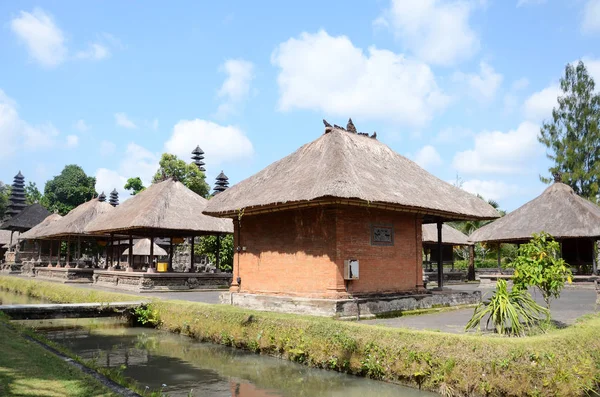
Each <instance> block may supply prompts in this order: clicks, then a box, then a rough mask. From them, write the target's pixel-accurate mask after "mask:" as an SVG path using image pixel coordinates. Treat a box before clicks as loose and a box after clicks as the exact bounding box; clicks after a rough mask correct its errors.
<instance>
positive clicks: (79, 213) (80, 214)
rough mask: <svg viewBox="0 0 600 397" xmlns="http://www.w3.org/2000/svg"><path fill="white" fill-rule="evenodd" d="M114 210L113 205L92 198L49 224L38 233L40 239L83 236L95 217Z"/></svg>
mask: <svg viewBox="0 0 600 397" xmlns="http://www.w3.org/2000/svg"><path fill="white" fill-rule="evenodd" d="M112 211H114V208H113V206H112V205H110V204H109V203H107V202H102V201H100V200H98V198H94V199H91V200H90V201H88V202H86V203H83V204H81V205H79V206H77V207H75V208H73V209H72V210H71V211H69V213H68V214H67V215H65V216H63V217H62V218H61V219H58V220H55V221H54V222H51V223H49V224H48V226H47V227H46V228H44V230H42V231H40V232H38V233H37V238H40V239H55V238H63V237H68V236H83V235H86V234H88V233H86V232H85V227H86V226H87V225H88V224H89V223H90V222H91V221H93V220H94V219H96V218H97V217H99V216H100V215H102V214H106V213H107V212H112Z"/></svg>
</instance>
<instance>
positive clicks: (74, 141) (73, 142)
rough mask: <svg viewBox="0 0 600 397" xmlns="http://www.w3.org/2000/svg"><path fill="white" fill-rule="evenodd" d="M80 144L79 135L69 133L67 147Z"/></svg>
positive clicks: (74, 146)
mask: <svg viewBox="0 0 600 397" xmlns="http://www.w3.org/2000/svg"><path fill="white" fill-rule="evenodd" d="M78 145H79V137H78V136H77V135H67V147H68V148H76V147H77V146H78Z"/></svg>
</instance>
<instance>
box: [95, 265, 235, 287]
mask: <svg viewBox="0 0 600 397" xmlns="http://www.w3.org/2000/svg"><path fill="white" fill-rule="evenodd" d="M93 281H94V285H98V286H102V287H109V288H117V289H122V290H125V291H136V292H145V291H148V292H151V291H174V290H202V289H214V288H223V287H229V284H230V283H231V274H230V273H175V272H169V273H146V272H137V271H135V272H127V271H124V270H95V271H94V276H93Z"/></svg>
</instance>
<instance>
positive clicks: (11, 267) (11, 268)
mask: <svg viewBox="0 0 600 397" xmlns="http://www.w3.org/2000/svg"><path fill="white" fill-rule="evenodd" d="M22 267H23V264H21V263H14V262H13V263H3V264H1V265H0V273H4V274H19V273H21V268H22Z"/></svg>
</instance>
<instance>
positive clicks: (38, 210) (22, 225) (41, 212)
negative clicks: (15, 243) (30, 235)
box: [0, 203, 50, 232]
mask: <svg viewBox="0 0 600 397" xmlns="http://www.w3.org/2000/svg"><path fill="white" fill-rule="evenodd" d="M48 215H50V211H48V210H47V209H45V208H44V207H42V206H41V205H39V204H38V203H35V204H31V205H29V206H27V207H25V208H24V209H23V210H22V211H21V212H19V213H18V214H17V215H15V216H13V217H12V218H10V219H9V220H7V221H6V222H4V223H3V224H2V225H1V226H0V229H6V230H14V231H18V232H24V231H26V230H29V229H31V228H32V227H34V226H35V225H37V224H38V223H40V222H41V221H43V220H44V219H45V218H46V217H47V216H48Z"/></svg>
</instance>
